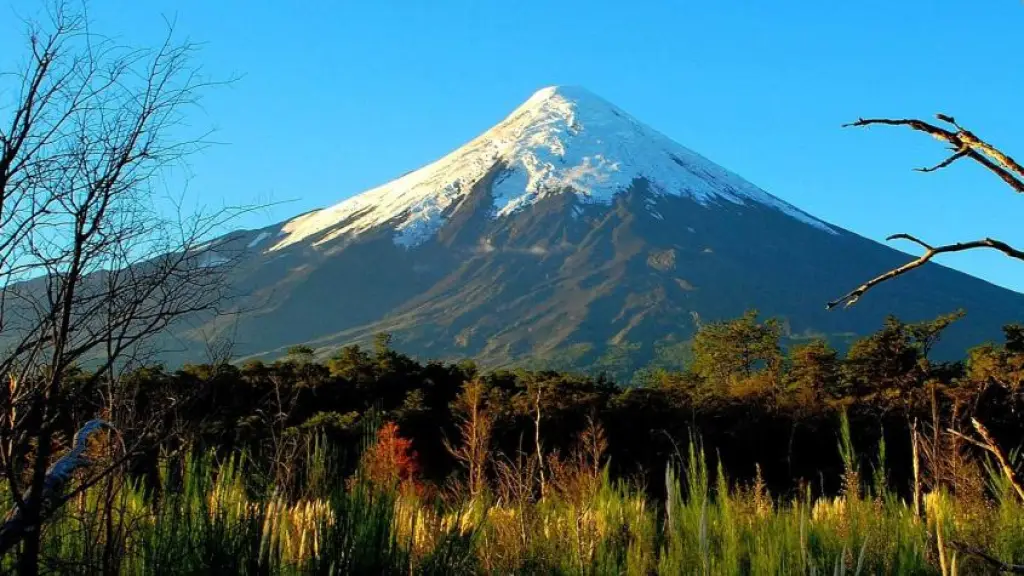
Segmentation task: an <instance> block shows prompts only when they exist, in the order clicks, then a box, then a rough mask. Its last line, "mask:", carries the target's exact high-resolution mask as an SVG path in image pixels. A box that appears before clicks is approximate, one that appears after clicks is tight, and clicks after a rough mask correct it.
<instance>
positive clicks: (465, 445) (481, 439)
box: [444, 379, 494, 498]
mask: <svg viewBox="0 0 1024 576" xmlns="http://www.w3.org/2000/svg"><path fill="white" fill-rule="evenodd" d="M486 393H487V389H486V386H485V385H484V383H483V381H481V380H480V379H474V380H472V381H471V382H468V383H467V384H466V385H465V386H464V387H463V389H462V393H461V394H459V397H458V398H456V400H455V409H456V412H457V414H458V420H459V434H460V435H461V436H462V444H461V445H459V446H453V445H452V444H451V443H450V442H448V441H447V440H445V443H444V444H445V448H447V449H448V452H450V453H451V455H452V456H453V457H454V458H455V459H456V460H458V462H459V463H460V464H462V465H463V466H465V467H466V475H467V478H466V485H467V487H468V488H469V493H470V495H471V496H472V497H473V498H477V497H478V496H480V495H481V494H483V492H484V489H485V483H486V481H487V476H486V467H487V459H488V456H489V454H490V446H491V434H492V432H493V430H494V417H493V416H492V415H491V413H490V411H488V409H487V406H486V399H485V396H486Z"/></svg>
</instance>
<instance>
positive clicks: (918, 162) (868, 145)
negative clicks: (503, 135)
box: [0, 0, 1024, 291]
mask: <svg viewBox="0 0 1024 576" xmlns="http://www.w3.org/2000/svg"><path fill="white" fill-rule="evenodd" d="M37 6H38V3H37V2H36V1H35V0H0V67H2V68H8V67H9V66H10V64H11V55H12V54H18V53H19V48H20V44H19V42H20V40H21V36H19V35H18V33H19V32H20V28H21V25H20V23H19V21H18V19H17V17H16V15H19V14H20V15H26V14H30V13H32V12H33V11H34V10H35V9H36V8H37ZM90 15H91V17H92V20H93V22H94V29H96V30H97V31H101V32H103V33H106V34H108V35H112V36H116V37H118V38H120V39H122V40H124V41H125V42H130V43H134V44H151V43H153V42H156V41H158V40H159V39H160V38H161V36H162V34H163V32H164V30H165V26H164V20H163V17H164V16H167V17H171V18H174V19H175V20H176V22H177V31H178V35H179V37H185V36H187V37H189V38H190V39H192V40H195V41H199V42H202V43H203V44H204V45H203V49H202V51H201V53H200V55H199V59H200V60H201V62H202V64H203V66H204V68H205V70H206V72H207V73H209V74H211V75H213V76H214V77H219V78H228V77H232V76H238V77H239V79H238V80H237V81H235V82H234V83H233V84H232V85H231V86H230V87H227V88H218V89H217V90H215V91H213V92H211V93H209V95H208V97H207V99H206V100H205V101H204V105H203V107H202V109H201V110H194V111H193V112H192V114H191V117H190V122H191V123H192V124H193V125H195V126H199V127H212V128H215V129H216V131H217V132H216V135H215V139H216V140H217V141H218V142H220V143H221V144H219V145H217V146H214V147H212V148H210V149H208V150H206V151H205V152H204V153H203V154H202V155H200V156H196V157H193V158H192V159H191V161H190V169H189V172H190V174H189V178H188V190H189V194H191V195H193V196H195V197H196V198H199V199H200V200H201V201H202V202H205V203H209V204H214V205H219V204H221V203H225V204H241V203H251V202H254V201H256V202H263V201H267V200H268V199H272V200H273V201H276V202H280V204H276V205H275V206H274V207H273V208H270V209H267V210H264V211H261V212H259V213H257V214H253V215H251V216H249V217H247V218H246V220H244V222H242V224H243V225H245V226H247V227H259V226H263V225H267V224H270V223H273V222H276V221H279V220H283V219H285V218H287V217H289V216H291V215H293V214H296V213H299V212H303V211H305V210H308V209H311V208H315V207H318V206H324V205H329V204H333V203H335V202H337V201H339V200H341V199H343V198H345V197H347V196H350V195H352V194H355V193H358V192H360V191H362V190H365V189H366V188H369V187H371V186H374V185H377V184H381V183H383V182H386V181H388V180H390V179H392V178H394V177H396V176H398V175H400V174H403V173H405V172H407V171H409V170H412V169H414V168H417V167H419V166H421V165H423V164H426V163H428V162H430V161H432V160H435V159H436V158H438V157H440V156H441V155H443V154H444V153H446V152H448V151H450V150H452V149H454V148H456V147H458V146H459V145H461V144H463V143H464V142H466V141H467V140H469V139H471V138H472V137H474V136H476V135H477V134H479V133H480V132H482V131H483V130H485V129H487V128H488V127H490V126H491V125H492V124H494V123H495V122H497V121H498V120H500V119H501V118H502V117H504V116H505V115H506V114H507V113H508V112H510V111H511V110H512V109H513V108H514V107H516V106H517V105H518V104H520V103H521V102H522V101H523V100H525V99H526V98H527V97H529V95H530V94H531V93H532V92H534V91H535V90H537V89H538V88H541V87H543V86H546V85H551V84H576V85H582V86H585V87H587V88H589V89H590V90H591V91H593V92H595V93H597V94H599V95H601V96H603V97H604V98H606V99H608V100H610V101H612V102H614V103H615V104H617V105H618V106H620V107H622V108H624V109H625V110H627V111H629V112H630V113H632V114H633V115H634V116H636V117H637V118H639V119H640V120H642V121H644V122H646V123H647V124H650V125H651V126H653V127H655V128H657V129H658V130H660V131H661V132H663V133H665V134H667V135H668V136H670V137H672V138H673V139H675V140H676V141H678V142H679V143H681V144H683V145H685V146H687V147H689V148H691V149H693V150H696V151H698V152H700V153H701V154H703V155H705V156H707V157H709V158H710V159H712V160H714V161H716V162H718V163H719V164H721V165H723V166H725V167H727V168H729V169H730V170H733V171H735V172H737V173H739V174H741V175H743V176H744V177H746V178H747V179H748V180H750V181H752V182H754V183H755V184H757V185H759V186H761V187H762V188H764V189H766V190H767V191H768V192H770V193H772V194H774V195H776V196H778V197H780V198H782V199H784V200H787V201H789V202H791V203H793V204H795V205H797V206H799V207H801V208H803V209H804V210H806V211H808V212H810V213H812V214H815V215H816V216H819V217H821V218H823V219H825V220H827V221H830V222H833V223H835V224H838V225H841V226H843V227H845V228H848V229H850V230H853V231H854V232H857V233H859V234H862V235H864V236H867V237H869V238H872V239H876V240H881V239H882V238H884V237H885V236H886V235H888V234H890V233H895V232H909V233H913V234H916V235H918V236H920V237H922V238H925V239H927V240H930V241H932V242H934V243H943V242H952V241H956V240H970V239H976V238H981V237H984V236H993V237H997V238H1000V239H1003V240H1006V241H1008V242H1011V243H1013V244H1016V245H1018V246H1024V226H1021V225H1020V222H1021V221H1022V217H1024V198H1020V197H1015V196H1014V195H1013V194H1012V193H1011V192H1010V191H1009V189H1008V188H1007V187H1005V186H1004V185H1002V184H1001V183H1000V182H999V181H998V180H996V179H995V178H994V177H993V176H991V175H990V174H988V173H985V172H984V171H983V170H982V169H980V168H978V167H975V166H971V165H969V164H967V163H962V165H957V166H954V167H953V168H952V169H949V170H946V171H943V172H940V173H936V174H930V175H922V174H917V173H914V172H912V171H911V168H913V167H917V166H923V165H927V164H930V163H934V162H936V161H938V160H940V159H941V158H942V154H943V148H942V147H941V146H940V145H939V144H938V143H937V142H934V141H932V140H930V139H928V138H926V137H925V136H923V135H920V134H912V133H910V132H907V131H902V130H898V129H882V128H876V129H872V130H870V131H865V130H852V129H846V130H843V129H840V127H839V126H840V124H842V123H843V122H847V121H850V120H854V119H856V118H857V117H858V116H878V115H888V116H922V117H926V116H930V115H932V114H934V113H936V112H945V113H949V114H952V115H955V116H956V117H957V119H958V120H960V121H961V123H963V124H965V125H967V126H968V127H969V128H971V129H973V130H974V131H975V132H977V133H978V134H980V135H982V136H983V137H985V138H987V139H988V140H989V141H991V142H992V143H994V144H996V145H999V146H1001V147H1003V148H1004V149H1005V150H1007V151H1008V152H1011V153H1013V152H1016V153H1017V154H1018V155H1019V156H1024V118H1022V117H1021V115H1020V114H1019V104H1020V98H1021V96H1022V94H1024V73H1021V71H1020V70H1019V69H1018V68H1017V67H1016V65H1015V64H1014V63H1015V62H1016V61H1017V58H1018V56H1019V55H1021V54H1024V34H1021V33H1020V31H1021V30H1022V29H1024V5H1022V4H1021V3H1020V2H1016V1H1012V0H1000V1H992V2H976V1H975V2H971V1H967V0H931V1H924V0H905V1H900V2H893V1H892V0H887V1H881V0H862V1H860V2H831V1H829V2H821V1H810V0H805V1H800V2H795V1H779V2H749V1H746V2H740V1H738V0H717V1H714V2H711V1H707V0H702V1H699V2H697V1H690V0H676V1H671V2H670V1H666V0H661V1H653V0H634V1H631V2H612V1H603V0H601V1H598V0H590V1H586V2H583V1H576V0H574V1H562V2H550V1H534V0H520V1H517V2H497V1H487V0H458V1H440V0H437V1H434V2H420V1H411V0H410V1H406V2H388V1H384V0H378V1H373V2H370V1H363V2H351V1H345V2H327V1H316V2H314V1H303V2H280V1H276V2H268V1H262V0H251V1H245V2H243V1H240V0H231V1H228V0H217V1H209V0H206V1H198V0H179V1H171V0H147V1H145V2H139V1H138V0H99V1H95V2H93V3H92V4H91V5H90ZM184 176H185V174H184V173H183V172H180V171H179V173H177V174H175V175H173V176H172V179H171V180H170V182H169V183H168V186H169V187H170V188H172V189H173V188H180V187H183V186H184ZM837 257H839V255H837ZM942 262H944V263H946V264H948V265H951V266H954V267H956V268H959V269H962V270H965V271H967V272H969V273H972V274H975V275H978V276H981V277H983V278H985V279H988V280H990V281H992V282H995V283H997V284H1001V285H1003V286H1007V287H1010V288H1014V289H1016V290H1020V291H1024V264H1021V263H1018V262H1015V261H1012V260H1009V259H1007V258H1005V257H1004V256H1002V255H1000V254H981V253H974V254H969V255H968V254H965V255H954V256H951V257H948V258H945V259H943V260H942Z"/></svg>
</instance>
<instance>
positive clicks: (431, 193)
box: [273, 86, 831, 249]
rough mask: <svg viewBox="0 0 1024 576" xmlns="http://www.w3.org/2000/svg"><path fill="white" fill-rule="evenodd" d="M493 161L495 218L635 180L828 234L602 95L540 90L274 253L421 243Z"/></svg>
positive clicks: (607, 199)
mask: <svg viewBox="0 0 1024 576" xmlns="http://www.w3.org/2000/svg"><path fill="white" fill-rule="evenodd" d="M496 165H500V166H501V173H500V174H499V175H498V176H497V178H496V179H495V181H494V183H493V186H492V193H493V196H494V205H493V212H494V216H495V217H502V216H507V215H509V214H512V213H514V212H516V211H518V210H522V209H523V208H526V207H528V206H531V205H533V204H534V203H536V202H537V201H539V200H541V199H543V198H544V197H546V196H548V195H551V194H562V193H573V194H575V195H576V197H577V199H578V201H579V202H581V203H586V204H603V205H609V204H611V202H612V200H613V198H614V197H615V195H616V194H618V193H619V192H622V191H624V190H626V189H627V188H628V187H629V186H630V185H632V183H633V182H634V181H635V180H638V179H645V180H647V182H648V184H649V185H650V187H651V189H652V191H655V192H656V193H657V194H660V195H684V196H688V197H690V198H692V199H694V200H697V201H698V202H700V203H702V204H706V203H708V202H715V201H727V202H732V203H736V204H743V203H747V202H758V203H761V204H763V205H766V206H771V207H774V208H776V209H778V210H781V211H783V212H785V213H787V214H789V215H790V216H793V217H794V218H796V219H798V220H800V221H802V222H805V223H808V224H811V225H813V226H817V227H819V228H821V229H823V230H826V231H830V230H831V229H830V228H829V226H828V225H826V224H825V223H823V222H821V221H820V220H817V219H815V218H813V217H811V216H809V215H807V214H805V213H804V212H802V211H800V210H798V209H796V208H794V207H792V206H790V205H789V204H786V203H785V202H782V201H781V200H779V199H778V198H775V197H774V196H771V195H770V194H767V193H765V192H764V191H762V190H761V189H759V188H757V187H756V186H754V185H752V184H750V183H749V182H747V181H745V180H743V179H742V178H740V177H739V176H736V175H735V174H733V173H731V172H729V171H727V170H725V169H723V168H721V167H720V166H718V165H716V164H714V163H712V162H710V161H709V160H707V159H706V158H704V157H702V156H700V155H699V154H696V153H695V152H692V151H690V150H688V149H687V148H684V147H683V146H680V145H679V144H676V143H675V142H673V141H672V140H670V139H669V138H667V137H665V136H664V135H662V134H661V133H660V132H657V131H656V130H654V129H652V128H650V127H648V126H646V125H644V124H642V123H641V122H639V121H637V120H636V119H634V118H633V117H632V116H630V115H629V114H627V113H626V112H624V111H622V110H620V109H619V108H617V107H615V106H614V105H612V104H610V103H609V102H606V101H605V100H603V99H602V98H600V97H599V96H596V95H594V94H593V93H591V92H589V91H587V90H586V89H584V88H579V87H575V86H573V87H565V86H551V87H548V88H543V89H541V90H539V91H537V92H536V93H534V95H533V96H531V97H530V99H529V100H527V101H526V102H525V103H523V105H521V106H520V107H519V108H516V110H515V111H513V112H512V114H510V115H509V116H508V117H507V118H505V119H504V120H503V121H501V122H500V123H499V124H498V125H497V126H495V127H493V128H491V129H490V130H488V131H487V132H484V133H483V134H482V135H480V136H479V137H477V138H476V139H474V140H473V141H471V142H469V143H468V144H466V145H465V146H463V147H461V148H459V149H458V150H456V151H454V152H452V153H451V154H448V155H447V156H445V157H444V158H442V159H440V160H438V161H437V162H434V163H433V164H430V165H428V166H425V167H423V168H420V169H419V170H416V171H415V172H412V173H410V174H407V175H406V176H403V177H401V178H399V179H397V180H394V181H392V182H389V183H387V184H385V185H384V186H381V187H379V188H374V189H372V190H369V191H367V192H364V193H362V194H360V195H358V196H355V197H353V198H349V199H347V200H345V201H343V202H340V203H339V204H336V205H334V206H332V207H330V208H327V209H324V210H318V211H316V212H313V213H311V214H308V215H305V216H301V217H299V218H296V219H295V220H292V221H291V222H289V223H288V224H287V225H286V226H285V228H284V231H285V232H286V234H285V236H284V238H282V239H280V240H279V241H278V242H277V244H275V245H274V247H273V249H279V248H284V247H286V246H290V245H292V244H295V243H297V242H302V241H303V240H306V239H308V238H311V237H314V236H317V235H319V234H321V233H323V232H324V231H327V230H330V232H329V233H327V234H325V235H322V236H320V237H319V239H318V243H324V242H330V241H331V240H333V239H336V238H338V237H339V236H342V235H345V234H353V233H359V232H361V231H363V230H366V229H368V228H371V227H374V226H379V225H381V224H383V223H385V222H388V223H391V224H392V225H393V226H394V228H395V231H396V237H395V241H396V242H397V243H399V244H401V245H403V246H415V245H418V244H421V243H423V242H425V241H426V240H427V239H429V238H430V237H431V236H432V235H433V234H434V233H436V232H437V230H438V229H439V228H440V227H441V226H443V224H444V222H445V214H446V213H448V212H450V211H451V210H453V209H456V208H457V207H458V206H459V204H460V203H461V202H463V201H464V200H465V199H466V197H467V195H468V194H469V191H470V190H471V189H472V188H473V186H474V185H476V184H477V183H478V182H480V180H482V179H483V178H485V177H486V176H487V175H488V173H490V172H491V170H493V169H494V167H495V166H496Z"/></svg>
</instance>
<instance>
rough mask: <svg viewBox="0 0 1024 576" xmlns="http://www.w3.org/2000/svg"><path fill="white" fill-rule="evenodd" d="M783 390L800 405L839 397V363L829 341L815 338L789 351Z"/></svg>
mask: <svg viewBox="0 0 1024 576" xmlns="http://www.w3.org/2000/svg"><path fill="white" fill-rule="evenodd" d="M785 382H786V389H787V391H788V392H790V393H791V394H792V395H793V396H794V397H795V398H796V400H797V401H798V402H800V403H801V404H815V403H818V402H819V401H821V400H823V399H826V398H833V397H836V396H838V395H839V394H840V390H839V382H840V362H839V357H838V354H837V353H836V351H835V349H834V348H832V347H831V346H830V345H829V343H828V342H826V341H825V340H821V339H815V340H812V341H811V342H809V343H807V344H802V345H800V346H795V347H793V348H792V349H791V350H790V351H789V369H788V370H787V371H786V376H785Z"/></svg>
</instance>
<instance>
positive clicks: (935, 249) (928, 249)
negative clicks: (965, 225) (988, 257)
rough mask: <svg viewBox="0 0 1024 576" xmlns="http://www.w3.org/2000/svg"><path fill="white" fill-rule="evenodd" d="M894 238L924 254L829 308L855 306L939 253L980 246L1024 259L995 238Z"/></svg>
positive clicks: (836, 301) (869, 282)
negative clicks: (940, 241) (953, 241)
mask: <svg viewBox="0 0 1024 576" xmlns="http://www.w3.org/2000/svg"><path fill="white" fill-rule="evenodd" d="M892 240H908V241H910V242H913V243H915V244H917V245H919V246H921V247H923V248H924V250H925V251H924V254H922V255H921V256H920V257H919V258H917V259H916V260H911V261H910V262H907V263H906V264H904V265H903V266H900V267H899V268H894V269H892V270H890V271H888V272H886V273H884V274H881V275H879V276H876V277H874V278H872V279H871V280H868V281H867V282H865V283H864V284H861V285H860V286H858V287H857V288H856V289H854V290H852V291H850V292H848V293H846V294H845V295H843V296H842V297H840V298H837V299H835V300H832V301H831V302H829V303H828V305H827V306H826V308H827V309H829V310H831V309H832V308H835V307H836V306H838V305H840V304H843V305H844V306H847V307H849V306H853V305H854V304H856V303H857V300H859V299H860V297H861V296H863V295H864V293H865V292H867V291H868V290H870V289H872V288H874V287H875V286H877V285H879V284H881V283H882V282H885V281H887V280H892V279H893V278H896V277H897V276H902V275H903V274H906V273H907V272H910V271H911V270H913V269H915V268H919V267H921V266H923V265H925V264H926V263H928V262H929V261H930V260H931V259H932V258H934V257H936V256H938V255H939V254H945V253H947V252H963V251H965V250H975V249H978V248H991V249H993V250H998V251H1000V252H1002V253H1003V254H1006V255H1007V256H1009V257H1011V258H1016V259H1018V260H1024V251H1021V250H1018V249H1016V248H1014V247H1012V246H1010V245H1009V244H1007V243H1005V242H1002V241H999V240H994V239H992V238H985V239H982V240H974V241H972V242H957V243H956V244H946V245H944V246H932V245H931V244H928V243H926V242H924V241H922V240H920V239H918V238H916V237H914V236H911V235H910V234H893V235H892V236H889V237H888V238H886V241H892Z"/></svg>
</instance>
